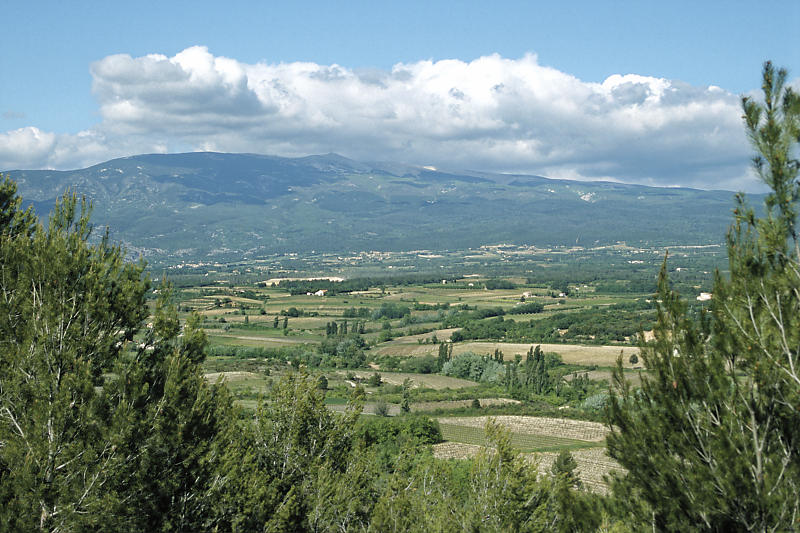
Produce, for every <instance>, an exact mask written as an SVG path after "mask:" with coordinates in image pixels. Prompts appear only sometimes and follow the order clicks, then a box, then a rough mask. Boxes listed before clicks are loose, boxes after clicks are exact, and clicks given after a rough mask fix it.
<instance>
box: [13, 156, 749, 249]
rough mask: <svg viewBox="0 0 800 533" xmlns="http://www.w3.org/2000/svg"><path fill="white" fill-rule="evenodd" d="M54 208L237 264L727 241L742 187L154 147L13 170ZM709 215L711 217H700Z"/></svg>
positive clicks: (140, 241) (31, 193) (137, 240)
mask: <svg viewBox="0 0 800 533" xmlns="http://www.w3.org/2000/svg"><path fill="white" fill-rule="evenodd" d="M10 175H11V177H12V178H13V179H14V180H15V181H16V182H17V183H18V186H19V189H20V192H21V194H22V196H23V197H24V198H25V200H26V201H27V202H32V204H33V205H34V206H35V207H36V209H37V212H39V213H41V214H43V215H45V214H46V213H47V212H49V210H50V208H51V207H52V205H53V202H54V201H55V199H56V198H58V197H59V195H60V194H62V193H63V192H64V190H65V189H67V188H69V189H70V190H71V191H73V192H76V193H78V194H82V195H86V196H87V197H88V198H89V199H90V200H92V201H93V202H94V205H95V211H94V215H93V222H94V223H95V224H98V225H100V226H105V225H108V226H109V228H110V230H111V236H112V238H113V239H114V240H116V241H121V242H124V243H125V244H126V245H127V246H128V248H129V249H130V251H131V252H133V253H137V252H141V253H143V254H144V255H145V256H151V257H157V258H163V257H170V258H173V259H177V260H180V259H195V260H197V259H204V258H209V257H210V258H213V259H215V260H225V259H227V260H236V259H239V258H242V257H247V258H255V257H259V256H260V255H264V254H270V253H276V252H278V253H281V252H297V251H310V250H316V251H332V252H343V251H353V250H415V249H435V250H444V249H465V248H469V247H478V246H481V245H484V244H496V243H512V244H535V245H541V246H546V245H581V246H593V245H596V244H608V243H615V242H618V241H626V242H628V243H630V244H634V245H638V244H643V243H644V244H650V245H654V244H655V245H663V244H698V243H719V242H721V235H723V234H724V230H725V226H726V224H727V221H728V220H729V216H730V210H731V201H732V198H733V193H731V192H727V191H700V190H693V189H668V188H654V187H643V186H637V185H625V184H619V183H606V182H591V183H590V182H577V181H565V180H552V179H546V178H542V177H538V176H524V175H498V174H484V173H469V172H460V173H447V172H441V171H436V170H430V169H427V168H421V167H412V166H407V165H399V164H388V163H374V164H372V163H370V164H367V163H360V162H356V161H352V160H349V159H346V158H343V157H341V156H337V155H335V154H329V155H325V156H311V157H304V158H297V159H287V158H280V157H267V156H259V155H247V154H219V153H188V154H164V155H159V154H153V155H139V156H133V157H127V158H124V159H115V160H113V161H107V162H105V163H102V164H99V165H95V166H93V167H89V168H86V169H81V170H74V171H63V172H59V171H45V170H35V171H34V170H19V171H13V172H11V173H10ZM698 214H702V215H701V216H698Z"/></svg>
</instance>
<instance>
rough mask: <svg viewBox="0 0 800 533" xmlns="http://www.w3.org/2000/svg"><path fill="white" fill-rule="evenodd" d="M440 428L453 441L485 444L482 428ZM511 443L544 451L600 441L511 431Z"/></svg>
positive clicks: (536, 450)
mask: <svg viewBox="0 0 800 533" xmlns="http://www.w3.org/2000/svg"><path fill="white" fill-rule="evenodd" d="M439 427H440V428H441V430H442V437H443V438H444V439H445V440H448V441H453V442H463V443H465V444H477V445H480V446H485V445H486V444H487V442H486V435H485V433H484V431H483V428H475V427H467V426H458V425H455V424H442V423H440V424H439ZM510 435H511V445H512V446H513V447H514V448H516V449H517V450H519V451H521V452H545V451H556V450H563V449H579V448H591V447H595V446H601V445H602V444H601V443H597V442H587V441H583V440H577V439H567V438H562V437H550V436H546V435H525V434H521V433H511V434H510Z"/></svg>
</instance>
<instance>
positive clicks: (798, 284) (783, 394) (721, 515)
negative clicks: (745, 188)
mask: <svg viewBox="0 0 800 533" xmlns="http://www.w3.org/2000/svg"><path fill="white" fill-rule="evenodd" d="M785 81H786V71H784V70H777V71H776V70H775V69H774V67H773V66H772V65H771V64H770V63H766V64H765V65H764V70H763V86H762V87H763V92H764V102H763V103H757V102H755V101H753V100H752V99H750V98H743V101H742V104H743V109H744V120H745V126H746V131H747V133H748V136H749V137H750V140H751V142H752V144H753V146H754V147H755V149H756V152H757V155H756V156H755V157H754V159H753V161H754V168H755V170H756V172H757V174H758V175H759V176H760V178H761V179H762V181H763V182H764V183H765V184H767V185H768V186H769V188H770V189H771V192H770V193H769V194H768V195H767V197H766V200H765V209H764V216H763V217H762V218H758V217H756V215H755V213H754V211H753V210H752V209H751V208H749V207H748V206H747V205H746V203H745V200H744V197H743V196H742V195H738V196H737V204H736V209H735V211H734V222H733V225H732V227H731V229H730V231H729V233H728V257H729V264H730V276H729V277H725V276H723V275H721V274H719V273H718V274H717V275H716V279H715V285H714V298H713V300H712V304H711V309H710V311H702V312H701V313H700V314H699V315H697V316H695V314H693V313H690V312H689V310H688V308H687V304H686V302H684V301H683V300H682V299H681V298H680V297H679V295H677V294H676V293H675V292H674V291H672V290H670V287H669V280H668V278H667V275H666V260H665V263H664V266H663V267H662V270H661V274H660V276H659V283H658V287H659V289H658V296H657V300H658V302H659V304H658V316H657V323H656V325H655V327H654V336H655V339H654V341H652V342H651V343H647V344H643V346H642V354H641V355H642V360H643V362H644V365H645V367H646V368H647V370H648V372H647V374H645V375H643V376H642V387H641V390H633V389H632V387H631V386H630V384H629V383H628V382H627V381H626V380H625V378H624V375H623V372H622V361H621V358H620V360H619V361H618V366H617V370H616V372H615V377H614V381H615V391H614V394H612V395H611V398H610V402H609V408H608V409H609V411H608V414H609V420H610V423H611V428H612V432H611V434H610V435H609V437H608V441H607V442H608V450H609V454H610V455H611V456H612V457H614V458H615V459H617V460H618V461H619V462H620V463H621V464H622V466H624V467H625V468H626V469H627V471H628V474H627V475H625V476H620V477H618V479H616V480H615V482H614V483H613V490H614V494H615V496H616V499H617V502H618V503H619V505H620V506H621V507H622V508H623V509H625V510H626V511H627V513H629V516H630V517H631V519H632V520H635V521H636V523H637V524H638V525H637V527H647V528H648V529H652V530H660V531H796V530H798V529H800V249H798V241H797V235H796V233H795V228H796V224H797V201H798V197H799V196H800V191H799V190H798V182H797V177H798V169H800V163H798V161H797V159H795V158H794V157H795V154H796V151H795V150H796V149H797V142H798V138H799V137H800V98H798V96H797V94H796V93H794V92H793V91H792V90H791V89H790V88H787V87H786V86H785Z"/></svg>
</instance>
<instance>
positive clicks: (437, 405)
mask: <svg viewBox="0 0 800 533" xmlns="http://www.w3.org/2000/svg"><path fill="white" fill-rule="evenodd" d="M478 401H479V402H480V404H481V407H490V406H493V405H518V404H520V403H522V402H520V401H519V400H513V399H511V398H481V399H480V400H478ZM470 406H472V400H447V401H441V402H416V403H412V404H411V410H412V411H434V410H436V409H458V408H460V407H470Z"/></svg>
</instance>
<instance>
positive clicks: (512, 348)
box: [375, 329, 639, 368]
mask: <svg viewBox="0 0 800 533" xmlns="http://www.w3.org/2000/svg"><path fill="white" fill-rule="evenodd" d="M440 331H449V332H450V335H452V331H454V329H453V330H440ZM436 336H437V337H438V338H439V339H444V338H449V336H448V337H440V336H439V333H438V332H437V334H436ZM408 338H409V337H401V338H398V339H395V340H394V341H392V342H390V343H386V344H384V345H381V346H380V347H379V348H378V349H376V350H375V352H376V353H378V354H381V355H398V356H406V357H423V356H426V355H435V354H436V353H437V352H438V350H439V346H438V345H434V344H417V343H416V341H414V342H413V343H411V342H408V341H405V342H403V341H402V339H408ZM414 338H416V337H414ZM537 345H538V346H541V347H542V350H543V351H545V352H554V353H557V354H558V355H560V356H561V359H562V360H563V361H564V362H565V363H567V364H575V365H585V366H588V365H598V366H615V365H616V364H617V357H619V354H620V352H622V366H624V367H626V368H632V367H633V365H631V364H630V363H629V362H628V359H629V358H630V356H631V355H632V354H634V353H635V354H636V355H639V348H636V347H634V346H599V345H598V346H594V345H588V344H586V345H584V344H541V343H532V344H519V343H509V342H464V343H458V344H455V345H454V347H453V353H454V354H460V353H464V352H475V353H477V354H489V353H494V351H495V349H499V350H500V351H501V352H503V356H504V357H505V359H508V360H513V359H514V355H516V354H519V355H521V356H523V357H524V356H525V354H527V353H528V350H530V348H531V346H537Z"/></svg>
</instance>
